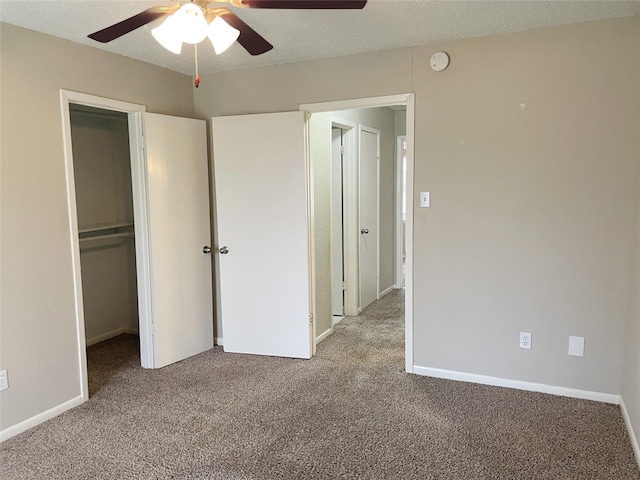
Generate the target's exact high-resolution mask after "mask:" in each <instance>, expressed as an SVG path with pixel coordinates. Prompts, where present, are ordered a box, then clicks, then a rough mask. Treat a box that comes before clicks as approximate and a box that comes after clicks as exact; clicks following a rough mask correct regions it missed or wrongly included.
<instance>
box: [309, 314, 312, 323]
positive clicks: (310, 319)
mask: <svg viewBox="0 0 640 480" xmlns="http://www.w3.org/2000/svg"><path fill="white" fill-rule="evenodd" d="M309 323H313V313H310V314H309Z"/></svg>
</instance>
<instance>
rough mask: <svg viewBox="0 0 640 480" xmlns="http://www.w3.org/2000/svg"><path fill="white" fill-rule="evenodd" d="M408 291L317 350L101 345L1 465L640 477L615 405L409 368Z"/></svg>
mask: <svg viewBox="0 0 640 480" xmlns="http://www.w3.org/2000/svg"><path fill="white" fill-rule="evenodd" d="M402 304H403V293H402V291H396V292H393V293H391V294H389V295H388V296H386V297H384V298H383V299H382V300H380V301H378V302H376V303H375V304H373V305H372V306H371V307H369V308H368V309H366V310H365V311H364V312H363V314H361V315H360V316H358V317H355V318H346V319H344V320H343V321H342V322H341V323H340V324H339V325H337V326H336V329H335V333H334V335H331V336H330V337H329V338H327V339H326V340H325V341H323V342H322V343H321V344H320V345H319V346H318V353H317V355H316V356H315V357H314V358H313V359H312V360H292V359H283V358H266V357H258V356H249V355H234V354H226V353H223V351H222V349H221V348H218V347H216V348H215V349H213V350H211V351H209V352H206V353H203V354H201V355H198V356H196V357H193V358H190V359H187V360H185V361H182V362H179V363H177V364H175V365H171V366H168V367H165V368H163V369H160V370H144V369H142V368H141V367H140V365H139V357H138V356H137V338H136V337H131V336H122V337H118V338H116V339H112V340H110V341H107V342H104V343H102V344H99V345H96V346H94V347H91V348H90V349H89V352H88V355H89V368H90V399H89V401H88V402H87V403H85V404H83V405H81V406H79V407H77V408H74V409H73V410H71V411H69V412H66V413H64V414H63V415H60V416H58V417H56V418H54V419H52V420H50V421H48V422H46V423H44V424H42V425H40V426H38V427H35V428H33V429H31V430H29V431H27V432H25V433H23V434H20V435H18V436H16V437H14V438H12V439H10V440H8V441H6V442H4V443H3V444H2V445H0V478H1V479H3V480H13V479H21V480H22V479H47V480H52V479H65V480H66V479H70V480H71V479H177V480H194V479H228V480H272V479H291V480H298V479H457V480H461V479H576V480H578V479H580V480H584V479H630V480H639V479H640V471H639V469H638V467H637V465H636V463H635V460H634V457H633V453H632V450H631V446H630V442H629V438H628V436H627V433H626V430H625V426H624V423H623V420H622V417H621V414H620V409H619V408H618V407H617V406H615V405H608V404H603V403H596V402H591V401H584V400H576V399H570V398H563V397H556V396H551V395H545V394H537V393H530V392H523V391H518V390H510V389H505V388H498V387H489V386H482V385H474V384H469V383H460V382H452V381H447V380H439V379H432V378H426V377H419V376H415V375H407V374H405V373H404V371H403V365H404V360H403V355H404V350H403V348H404V347H403V339H404V333H403V318H402Z"/></svg>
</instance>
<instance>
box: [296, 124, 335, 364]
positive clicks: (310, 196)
mask: <svg viewBox="0 0 640 480" xmlns="http://www.w3.org/2000/svg"><path fill="white" fill-rule="evenodd" d="M310 117H311V114H310V113H309V112H305V113H304V125H303V136H304V165H305V170H306V172H305V173H306V174H305V179H306V183H307V184H306V192H307V248H308V251H307V261H308V264H309V315H311V322H310V325H311V327H310V328H309V357H313V356H314V355H315V354H316V343H317V342H316V341H315V338H316V325H317V323H318V315H317V311H318V309H317V308H316V255H315V251H316V239H315V225H314V222H315V209H314V205H313V201H314V190H313V181H314V179H313V167H312V165H311V149H310V148H309V138H310V137H311V135H310V133H309V128H310V127H309V119H310ZM332 328H333V327H332Z"/></svg>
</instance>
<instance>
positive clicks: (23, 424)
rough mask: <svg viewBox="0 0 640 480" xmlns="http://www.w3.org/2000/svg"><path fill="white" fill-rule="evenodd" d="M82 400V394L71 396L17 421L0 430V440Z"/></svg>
mask: <svg viewBox="0 0 640 480" xmlns="http://www.w3.org/2000/svg"><path fill="white" fill-rule="evenodd" d="M84 401H85V399H84V398H82V395H79V396H77V397H75V398H72V399H71V400H68V401H66V402H64V403H61V404H60V405H58V406H57V407H53V408H50V409H49V410H47V411H45V412H42V413H39V414H38V415H35V416H33V417H31V418H29V419H27V420H24V421H23V422H20V423H17V424H16V425H13V426H11V427H8V428H5V429H4V430H1V431H0V442H4V441H5V440H8V439H10V438H11V437H15V436H16V435H18V434H19V433H22V432H24V431H26V430H28V429H30V428H32V427H35V426H36V425H40V424H41V423H42V422H46V421H47V420H49V419H51V418H53V417H56V416H58V415H60V414H61V413H63V412H66V411H67V410H69V409H71V408H73V407H77V406H78V405H80V404H81V403H83V402H84Z"/></svg>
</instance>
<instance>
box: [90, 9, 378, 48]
mask: <svg viewBox="0 0 640 480" xmlns="http://www.w3.org/2000/svg"><path fill="white" fill-rule="evenodd" d="M220 3H228V4H229V5H231V6H232V7H239V8H270V9H295V10H317V9H362V8H364V6H365V5H366V3H367V0H212V1H209V0H176V2H175V5H172V6H168V7H167V6H158V7H153V8H149V9H147V10H145V11H143V12H140V13H138V14H137V15H134V16H133V17H130V18H127V19H125V20H122V21H121V22H118V23H116V24H114V25H111V26H110V27H107V28H104V29H102V30H99V31H97V32H94V33H92V34H91V35H89V36H88V37H89V38H91V39H93V40H96V41H98V42H101V43H108V42H110V41H112V40H115V39H116V38H119V37H121V36H123V35H126V34H127V33H129V32H132V31H133V30H135V29H137V28H140V27H142V26H144V25H146V24H148V23H150V22H152V21H154V20H157V19H159V18H162V17H165V16H168V15H171V14H174V13H178V12H179V11H182V10H184V9H186V10H190V11H189V12H188V14H189V15H191V16H200V15H201V16H202V17H203V18H204V19H205V20H206V23H207V25H211V24H213V23H220V24H221V23H223V22H219V21H218V22H214V21H215V20H217V19H218V18H221V19H222V20H224V23H226V24H228V25H229V26H231V27H233V29H235V30H237V32H239V33H237V34H235V38H233V40H232V41H230V42H229V41H228V39H227V40H226V43H229V45H227V47H228V46H230V45H231V44H232V43H233V42H234V41H235V40H236V39H237V41H238V43H239V44H240V45H242V46H243V47H244V49H245V50H246V51H247V52H249V53H250V54H251V55H261V54H263V53H266V52H268V51H269V50H271V49H272V48H273V45H271V44H270V43H269V42H268V41H267V40H266V39H264V38H263V37H262V36H261V35H260V34H259V33H258V32H256V31H255V30H254V29H253V28H251V27H250V26H249V25H247V24H246V23H245V22H244V21H242V19H240V17H238V16H237V15H235V14H234V13H233V12H232V11H231V10H229V9H228V8H226V7H223V6H219V5H216V4H220ZM210 4H213V6H212V7H209V5H210ZM172 16H173V15H172ZM212 28H213V27H212ZM186 30H187V31H189V29H186ZM206 35H207V34H205V35H204V36H203V37H202V38H200V39H199V40H197V41H189V40H185V39H184V38H183V39H182V41H185V42H186V43H194V44H196V43H198V42H200V41H202V40H203V39H204V38H205V36H206ZM154 37H156V39H157V40H158V41H160V40H159V39H158V37H157V36H156V35H154ZM210 38H211V41H212V43H214V48H215V47H216V41H214V38H213V37H212V36H210ZM182 41H181V42H180V44H179V45H178V46H177V47H176V48H175V49H174V50H172V49H171V48H169V47H167V46H166V45H164V44H163V46H165V48H168V49H169V50H171V51H173V52H174V53H180V49H179V47H180V46H181V44H182ZM160 43H162V41H160ZM218 43H220V42H218ZM225 49H226V48H225ZM218 50H219V49H218V48H216V53H221V51H218Z"/></svg>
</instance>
